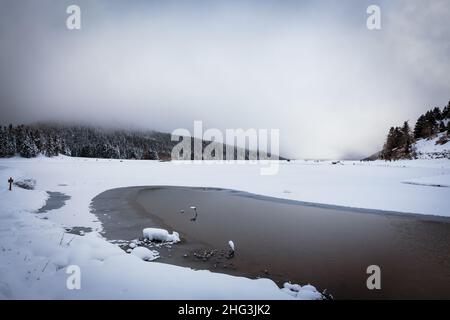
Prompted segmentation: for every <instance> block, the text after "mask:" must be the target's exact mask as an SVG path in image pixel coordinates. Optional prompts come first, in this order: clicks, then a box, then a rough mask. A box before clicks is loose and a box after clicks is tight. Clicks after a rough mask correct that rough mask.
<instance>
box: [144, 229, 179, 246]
mask: <svg viewBox="0 0 450 320" xmlns="http://www.w3.org/2000/svg"><path fill="white" fill-rule="evenodd" d="M142 233H143V235H144V238H146V239H148V240H150V241H161V242H172V243H177V242H180V235H179V234H178V232H175V231H174V232H173V233H172V234H170V233H169V232H168V231H167V230H165V229H159V228H145V229H144V230H143V231H142Z"/></svg>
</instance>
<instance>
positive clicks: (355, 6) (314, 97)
mask: <svg viewBox="0 0 450 320" xmlns="http://www.w3.org/2000/svg"><path fill="white" fill-rule="evenodd" d="M70 4H77V5H79V6H80V7H81V26H82V28H81V30H68V29H67V28H66V25H65V22H66V18H67V16H68V14H66V12H65V11H66V8H67V6H68V5H70ZM371 4H377V5H379V6H380V7H381V21H382V28H381V30H376V31H369V30H368V29H367V28H366V19H367V16H368V15H367V13H366V8H367V6H368V5H371ZM0 7H1V10H0V39H1V43H2V50H1V51H0V69H1V70H2V72H1V75H0V112H1V118H0V123H3V124H8V123H10V122H11V123H16V124H18V123H32V122H46V121H53V122H57V121H63V122H69V123H70V122H74V123H87V124H90V125H99V126H105V127H117V128H132V129H147V130H157V131H162V132H168V133H170V132H171V131H173V130H174V129H176V128H186V129H188V130H190V131H192V128H193V123H194V121H195V120H202V121H203V123H204V128H205V129H207V128H218V129H221V130H225V129H227V128H230V129H236V128H243V129H248V128H256V129H259V128H261V129H279V130H280V140H281V141H280V154H281V155H283V156H286V157H289V158H308V159H337V158H341V159H342V158H347V159H349V158H352V159H359V158H362V157H366V156H369V155H370V154H372V153H374V152H376V151H378V150H379V149H380V148H381V147H382V144H383V142H384V139H385V136H386V134H387V130H388V129H389V127H391V126H397V125H401V124H402V123H403V121H405V120H410V124H411V125H413V124H414V123H415V121H416V119H417V117H418V116H419V115H420V114H421V113H423V112H424V111H426V110H428V109H430V108H432V107H436V106H437V107H443V106H444V105H446V104H447V102H448V100H449V99H450V96H449V93H450V64H449V62H448V57H449V56H450V43H449V40H448V39H450V29H449V28H448V26H447V25H448V23H447V22H448V21H449V20H450V2H448V1H445V0H435V1H429V2H426V3H424V2H423V1H420V0H409V1H408V0H398V1H386V0H383V1H375V2H374V1H356V0H354V1H348V2H346V3H338V2H336V1H331V0H326V1H320V2H318V1H301V2H300V1H253V0H247V1H200V0H198V1H195V0H191V1H183V2H181V1H164V2H162V1H159V2H158V1H142V0H135V1H127V2H126V3H125V2H123V1H117V0H110V1H106V0H98V1H95V2H93V1H76V3H73V2H72V1H56V0H43V1H39V2H37V1H30V0H21V1H8V0H7V1H2V3H1V5H0Z"/></svg>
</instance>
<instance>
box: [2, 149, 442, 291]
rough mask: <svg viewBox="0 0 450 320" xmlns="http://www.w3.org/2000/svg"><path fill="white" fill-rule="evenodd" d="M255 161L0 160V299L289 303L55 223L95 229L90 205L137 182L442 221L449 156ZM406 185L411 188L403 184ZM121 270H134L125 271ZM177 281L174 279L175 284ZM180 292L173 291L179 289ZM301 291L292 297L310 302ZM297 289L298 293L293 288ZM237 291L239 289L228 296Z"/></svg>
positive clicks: (263, 282)
mask: <svg viewBox="0 0 450 320" xmlns="http://www.w3.org/2000/svg"><path fill="white" fill-rule="evenodd" d="M260 167H261V166H260V165H250V164H248V165H239V164H230V165H214V164H203V165H201V164H177V163H175V162H156V161H132V160H129V161H127V160H123V161H120V160H106V159H102V160H96V159H81V158H66V157H56V158H44V157H40V158H36V159H22V158H10V159H0V180H1V181H5V182H4V183H2V184H1V187H0V200H1V202H0V203H1V204H0V220H1V226H2V228H1V230H0V238H1V240H2V241H1V247H0V249H1V251H0V257H1V258H0V298H48V299H51V298H58V299H66V298H67V299H78V298H88V299H89V298H93V299H99V298H104V299H108V298H127V299H130V298H134V299H197V298H203V299H231V298H233V299H288V298H291V295H287V294H286V293H285V292H283V291H282V290H280V289H279V288H278V287H277V286H276V284H275V283H274V282H272V281H271V280H268V279H259V280H250V279H246V278H239V277H231V276H227V275H223V274H215V273H211V272H208V271H192V270H190V269H187V268H180V267H175V266H170V265H164V264H161V263H157V262H151V263H150V262H144V261H142V260H140V259H139V258H138V257H136V256H131V255H127V254H125V253H124V252H123V251H122V250H121V249H119V248H118V247H117V246H115V245H113V244H110V243H108V242H106V241H105V240H104V239H102V238H101V237H99V236H98V234H97V233H96V232H93V233H90V234H86V235H85V236H73V235H67V234H64V229H63V227H73V226H82V227H91V228H93V229H94V230H95V231H99V230H101V224H100V222H99V221H98V220H97V219H96V217H95V215H93V214H92V213H91V212H90V210H89V205H90V202H91V199H92V198H93V197H95V196H96V195H97V194H99V193H101V192H103V191H105V190H108V189H112V188H118V187H125V186H136V185H179V186H204V187H220V188H228V189H235V190H240V191H248V192H251V193H255V194H261V195H267V196H273V197H277V198H283V199H292V200H301V201H309V202H316V203H324V204H331V205H343V206H349V207H360V208H368V209H378V210H388V211H397V212H409V213H418V214H431V215H440V216H450V210H449V208H450V203H449V200H448V199H450V188H446V187H441V188H437V187H432V186H429V185H417V184H411V182H414V181H416V180H418V181H419V180H424V179H425V180H426V183H428V184H430V185H433V184H434V181H435V180H436V181H439V184H447V185H448V184H450V183H449V177H450V161H449V160H414V161H398V162H392V163H386V162H381V161H375V162H371V163H360V162H343V163H342V164H336V165H332V164H331V163H330V162H314V161H292V162H290V163H288V162H283V163H282V164H280V172H279V174H278V175H275V176H261V175H259V172H260V170H259V169H260ZM9 176H13V177H14V179H19V178H32V179H35V180H36V189H35V190H24V189H20V188H17V187H16V188H14V190H13V192H9V191H7V185H6V180H7V178H8V177H9ZM405 182H410V183H405ZM45 191H57V192H62V193H65V194H67V195H69V196H70V197H71V198H70V200H69V201H67V203H66V205H65V206H64V207H62V208H60V209H57V210H52V211H49V212H47V213H43V214H40V215H39V216H37V215H33V214H30V212H33V211H35V210H37V209H38V208H40V207H41V206H42V205H43V204H44V203H45V200H46V198H47V194H46V192H45ZM70 264H77V265H80V267H81V270H82V290H67V288H66V279H67V276H68V275H67V274H66V273H65V267H66V266H67V265H70ZM126 270H133V272H131V273H127V272H126ZM174 278H175V280H174ZM180 288H181V289H180ZM307 288H308V290H306V291H305V292H303V293H304V294H299V295H296V297H301V298H317V297H318V296H317V292H316V293H314V292H312V294H308V292H311V291H310V290H309V289H310V288H309V287H307ZM296 289H298V287H296ZM236 292H238V293H236Z"/></svg>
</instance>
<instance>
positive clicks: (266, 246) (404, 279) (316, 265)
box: [92, 187, 450, 299]
mask: <svg viewBox="0 0 450 320" xmlns="http://www.w3.org/2000/svg"><path fill="white" fill-rule="evenodd" d="M191 206H195V207H196V208H197V213H198V215H197V218H196V219H195V220H194V221H193V220H192V218H193V217H194V215H195V213H194V211H193V210H192V209H190V207H191ZM92 208H93V211H94V213H95V214H96V215H97V216H98V218H99V220H100V221H101V222H102V224H103V226H104V235H105V237H106V238H107V239H109V240H118V239H121V240H132V239H136V238H139V237H141V236H142V229H143V228H146V227H162V228H165V229H168V230H169V231H170V232H172V231H173V230H175V231H177V232H179V233H180V236H181V238H182V242H181V243H178V244H175V245H173V246H171V247H170V248H168V247H161V248H157V250H158V251H159V252H160V254H161V258H160V259H159V260H158V261H160V262H165V263H170V264H175V265H181V266H187V267H191V268H194V269H209V270H211V271H216V272H222V273H228V274H233V275H241V276H246V277H253V278H256V277H265V278H270V279H272V280H274V281H276V282H277V283H278V284H280V285H281V284H282V283H283V282H285V281H291V282H293V283H308V282H311V283H312V284H314V285H315V286H316V287H317V288H318V289H319V290H324V289H328V291H329V292H330V293H331V294H333V295H334V296H335V298H337V299H339V298H397V299H398V298H450V219H449V218H444V217H442V218H440V217H432V216H424V215H421V216H419V215H408V214H404V213H402V214H396V213H393V212H381V211H373V210H359V209H350V208H343V207H332V206H320V205H314V204H308V203H303V202H299V201H290V200H280V199H276V198H270V197H264V196H256V195H253V194H250V193H245V192H237V191H232V190H225V189H214V188H188V187H129V188H119V189H112V190H108V191H106V192H103V193H101V194H100V195H98V196H97V197H95V198H94V199H93V201H92ZM181 210H184V212H183V213H182V212H181ZM229 240H233V242H234V243H235V245H236V254H235V256H234V257H233V258H232V259H228V258H227V252H228V250H229V247H228V241H229ZM373 264H375V265H378V266H380V267H381V286H382V289H381V290H372V291H370V290H368V289H367V287H366V279H367V277H368V275H367V274H366V268H367V267H368V266H369V265H373Z"/></svg>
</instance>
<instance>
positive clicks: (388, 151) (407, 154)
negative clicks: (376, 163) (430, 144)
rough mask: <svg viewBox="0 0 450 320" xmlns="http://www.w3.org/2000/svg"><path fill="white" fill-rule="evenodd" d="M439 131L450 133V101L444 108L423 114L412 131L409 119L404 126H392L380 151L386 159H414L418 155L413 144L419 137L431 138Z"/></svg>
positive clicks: (445, 138) (446, 139)
mask: <svg viewBox="0 0 450 320" xmlns="http://www.w3.org/2000/svg"><path fill="white" fill-rule="evenodd" d="M438 133H446V137H444V139H443V141H442V142H446V141H448V138H447V136H448V135H449V134H450V102H449V103H448V104H447V106H445V107H444V108H443V109H442V110H441V109H440V108H438V107H436V108H434V109H432V110H429V111H427V112H426V113H425V114H422V115H421V116H420V117H419V118H418V119H417V122H416V124H415V126H414V129H413V130H412V131H411V129H410V126H409V124H408V121H405V122H404V123H403V126H402V127H391V128H390V129H389V133H388V135H387V138H386V143H385V144H384V146H383V150H382V151H381V153H380V158H381V159H385V160H396V159H412V158H414V157H415V156H416V154H415V150H414V149H413V144H414V143H415V142H416V141H417V140H419V139H429V138H433V137H435V136H436V135H437V134H438Z"/></svg>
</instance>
